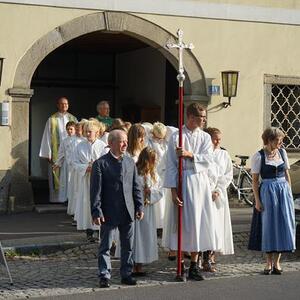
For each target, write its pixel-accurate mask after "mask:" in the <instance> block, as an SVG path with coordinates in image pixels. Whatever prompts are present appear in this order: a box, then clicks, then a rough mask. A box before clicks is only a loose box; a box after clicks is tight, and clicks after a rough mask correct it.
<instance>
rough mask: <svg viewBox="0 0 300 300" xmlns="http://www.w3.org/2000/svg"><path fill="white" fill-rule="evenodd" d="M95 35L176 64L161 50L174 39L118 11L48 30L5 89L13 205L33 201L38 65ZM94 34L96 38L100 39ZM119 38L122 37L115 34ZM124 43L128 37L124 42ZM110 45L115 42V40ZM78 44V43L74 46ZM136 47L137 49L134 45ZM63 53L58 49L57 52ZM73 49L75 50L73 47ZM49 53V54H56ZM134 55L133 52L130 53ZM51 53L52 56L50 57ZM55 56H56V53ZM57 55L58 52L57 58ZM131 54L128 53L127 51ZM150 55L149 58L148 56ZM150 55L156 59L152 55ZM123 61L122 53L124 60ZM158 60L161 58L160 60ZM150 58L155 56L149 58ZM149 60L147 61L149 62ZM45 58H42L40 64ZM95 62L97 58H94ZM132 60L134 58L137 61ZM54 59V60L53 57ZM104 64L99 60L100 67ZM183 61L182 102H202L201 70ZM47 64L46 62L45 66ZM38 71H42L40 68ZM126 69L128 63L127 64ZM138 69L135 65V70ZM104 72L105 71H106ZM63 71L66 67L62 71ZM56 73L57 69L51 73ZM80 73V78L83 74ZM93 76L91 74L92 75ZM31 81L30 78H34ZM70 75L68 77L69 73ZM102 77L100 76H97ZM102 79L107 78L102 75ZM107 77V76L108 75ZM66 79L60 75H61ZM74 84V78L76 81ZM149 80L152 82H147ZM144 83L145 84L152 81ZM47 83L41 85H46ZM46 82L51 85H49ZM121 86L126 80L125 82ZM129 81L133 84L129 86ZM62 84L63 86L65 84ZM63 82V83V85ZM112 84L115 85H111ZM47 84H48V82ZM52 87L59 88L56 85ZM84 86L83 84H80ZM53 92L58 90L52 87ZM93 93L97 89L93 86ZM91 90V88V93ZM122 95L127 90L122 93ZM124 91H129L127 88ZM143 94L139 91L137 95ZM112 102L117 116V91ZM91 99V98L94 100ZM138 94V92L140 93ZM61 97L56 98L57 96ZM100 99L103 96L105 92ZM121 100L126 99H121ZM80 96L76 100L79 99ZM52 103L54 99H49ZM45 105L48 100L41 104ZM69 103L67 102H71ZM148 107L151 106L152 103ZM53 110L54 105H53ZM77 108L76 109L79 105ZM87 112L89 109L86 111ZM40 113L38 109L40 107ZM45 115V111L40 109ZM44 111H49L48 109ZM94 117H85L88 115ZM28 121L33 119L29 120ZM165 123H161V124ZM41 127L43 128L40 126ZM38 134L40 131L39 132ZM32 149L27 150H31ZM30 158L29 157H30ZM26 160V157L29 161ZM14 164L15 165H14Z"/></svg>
mask: <svg viewBox="0 0 300 300" xmlns="http://www.w3.org/2000/svg"><path fill="white" fill-rule="evenodd" d="M97 32H98V33H99V32H100V33H101V32H102V33H101V34H103V36H104V34H105V33H106V32H108V33H109V34H112V33H113V34H123V35H124V36H129V37H132V38H134V40H135V45H136V46H135V47H137V49H135V50H134V51H148V50H149V51H150V52H151V51H152V52H153V53H156V54H157V53H158V52H160V53H161V54H162V56H163V57H164V59H165V60H167V61H169V62H170V63H171V64H172V65H173V66H176V65H177V51H176V50H175V49H172V50H167V49H165V47H164V46H165V44H166V42H167V41H170V40H171V41H174V37H173V36H172V35H171V34H170V33H168V32H167V31H165V30H164V29H162V28H161V27H159V26H157V25H155V24H153V23H151V22H149V21H146V20H144V19H142V18H139V17H136V16H133V15H130V14H126V13H117V12H104V13H94V14H89V15H85V16H82V17H79V18H76V19H74V20H72V21H70V22H68V23H65V24H63V25H61V26H59V27H57V28H55V29H53V30H52V31H51V32H49V33H48V34H46V35H45V36H43V37H41V38H40V39H39V40H37V41H36V42H35V43H34V44H33V46H32V47H31V48H30V49H29V50H28V51H27V52H26V53H25V55H24V56H23V57H22V59H21V60H20V62H19V64H18V66H17V70H16V74H15V79H14V86H13V88H11V89H9V91H8V93H9V95H11V97H12V119H13V122H12V127H11V131H12V148H13V151H14V157H13V163H14V164H13V166H12V190H11V193H12V194H13V195H14V196H15V197H16V200H17V201H19V199H20V200H21V201H22V199H25V198H26V199H32V189H31V185H30V183H29V176H30V174H31V173H30V172H31V162H30V151H31V152H32V149H31V146H30V147H29V139H30V132H29V125H30V120H29V110H30V109H29V103H30V99H31V97H32V95H33V89H32V87H33V88H34V89H35V90H36V91H35V92H36V96H37V97H38V95H39V94H40V96H41V95H43V91H42V90H43V88H44V89H45V86H44V87H43V86H42V85H43V84H44V85H45V84H46V83H45V82H43V77H41V76H39V74H43V72H42V71H43V70H42V66H43V64H44V63H45V64H46V63H47V60H48V59H50V57H51V56H52V55H53V56H52V57H54V56H55V55H58V54H59V55H63V54H62V53H63V52H60V51H62V50H61V49H62V48H64V47H68V42H70V41H71V42H70V44H69V46H70V45H71V44H72V41H74V39H76V38H79V37H84V36H86V35H88V34H97ZM100 33H99V34H100ZM120 36H121V35H120ZM127 39H128V38H127ZM114 40H115V41H116V40H117V39H114ZM79 44H80V42H79ZM137 44H138V45H137ZM143 45H147V46H148V47H147V46H146V47H144V46H143ZM61 46H62V48H61V49H60V48H59V47H61ZM72 47H75V45H73V46H72ZM56 49H58V50H57V51H58V52H56V51H54V50H56ZM132 51H133V50H132ZM51 52H53V54H52V55H51V54H50V53H51ZM55 52H56V53H55ZM59 52H60V53H59ZM129 52H131V51H129ZM49 54H50V56H49V57H48V58H47V56H48V55H49ZM103 55H104V56H105V55H106V54H105V53H104V54H103ZM149 55H150V54H149ZM153 55H155V54H153ZM123 56H124V57H126V53H124V55H123ZM162 56H161V57H162ZM87 57H88V56H85V58H86V59H87V60H89V59H90V60H92V61H95V60H93V59H91V57H90V58H89V59H88V58H87ZM153 57H154V56H153ZM153 57H152V58H153ZM45 58H46V59H45ZM98 58H99V57H98ZM136 58H137V57H135V58H133V59H136ZM57 59H58V58H57ZM70 61H71V58H69V57H68V59H66V61H64V63H68V62H69V63H70ZM100 61H101V60H99V61H98V62H97V63H100ZM103 61H104V60H103V59H102V62H103ZM109 61H110V60H109V59H108V60H105V64H104V65H105V66H106V64H109V63H108V62H109ZM184 61H185V70H186V77H187V79H186V82H185V95H186V100H191V101H201V102H202V103H207V101H208V97H207V96H206V84H205V77H204V74H203V71H202V69H201V66H200V64H199V63H198V61H197V59H196V58H195V57H194V55H193V54H192V53H190V52H185V54H184ZM129 62H130V59H129V58H126V59H125V58H124V59H123V64H124V67H123V68H122V70H123V71H124V70H126V67H125V66H126V64H127V65H128V64H129ZM48 63H49V61H48ZM143 63H147V61H143ZM39 66H40V67H41V68H39ZM86 66H87V64H85V63H83V64H82V65H78V68H83V69H84V68H85V67H86ZM129 66H131V64H129ZM137 66H140V65H137ZM165 66H166V67H165V68H166V70H167V71H166V72H173V69H172V68H171V67H170V64H168V63H166V64H165ZM106 68H108V67H107V66H106ZM64 69H65V68H64ZM68 70H74V68H73V66H72V67H70V68H68ZM110 70H113V74H115V71H116V65H115V67H114V68H111V69H110ZM56 71H57V69H56ZM83 73H84V74H85V75H88V77H87V78H79V79H80V80H93V76H92V75H95V74H89V72H88V70H86V72H83ZM83 73H81V74H83ZM92 73H93V72H92ZM124 73H125V74H124V76H123V78H124V79H127V81H128V77H126V76H127V73H128V72H125V71H124ZM34 74H35V76H34V77H33V75H34ZM50 75H51V74H49V69H48V76H49V77H50V78H47V80H48V79H49V80H50V79H51V80H52V84H53V78H51V76H50ZM58 75H59V74H56V78H58V77H59V76H58ZM68 75H70V74H68ZM100 75H101V76H100ZM102 75H103V74H101V72H100V74H99V78H100V79H101V80H106V79H107V78H106V77H105V76H102ZM105 75H107V74H106V73H105ZM110 75H112V74H110ZM64 76H65V75H64ZM61 79H64V80H65V79H70V81H69V82H68V84H69V85H75V84H76V83H77V82H76V80H75V81H73V82H72V80H74V78H69V77H68V78H59V80H61ZM75 79H78V78H75ZM151 79H152V80H153V78H151ZM151 79H149V80H151ZM47 80H46V81H47ZM51 80H50V81H51ZM124 82H125V83H124V84H126V80H125V81H124ZM130 82H132V81H130ZM65 83H66V82H65ZM65 83H64V84H65ZM112 83H114V81H113V82H112ZM48 84H49V81H48ZM56 84H58V83H57V82H56ZM85 84H87V83H86V82H85ZM110 85H111V82H110V83H109V84H108V86H106V87H107V88H106V93H110V92H111V91H109V88H108V87H109V86H110ZM56 88H58V87H56ZM98 88H101V90H103V89H104V87H103V86H102V87H98ZM38 89H40V92H38ZM95 89H96V87H95ZM90 90H91V88H90ZM125 90H126V89H125ZM127 90H128V89H127ZM142 92H143V91H142ZM114 93H115V95H114V97H112V99H113V101H114V102H113V112H114V113H115V114H116V113H120V112H122V105H120V103H121V102H120V99H121V98H120V95H118V93H119V91H118V90H117V89H114ZM94 94H95V99H96V95H98V93H94ZM94 94H93V93H90V95H94ZM140 94H141V93H140ZM60 95H61V93H60ZM121 95H123V96H124V97H123V100H122V101H125V102H126V103H127V104H129V103H130V102H134V101H135V100H134V98H132V96H131V95H126V93H125V92H124V94H122V93H121ZM85 96H86V94H82V97H85ZM104 96H105V93H104ZM125 96H126V97H125ZM82 97H81V99H82ZM136 97H137V99H140V98H141V97H140V96H139V95H137V96H136ZM89 99H91V100H89V101H92V102H93V101H95V102H96V101H97V100H98V99H99V98H98V97H97V99H96V100H92V99H93V97H91V98H89ZM52 100H53V99H52ZM46 102H47V101H46ZM71 102H72V99H71ZM37 103H38V105H39V104H41V102H39V101H38V100H37V101H35V100H33V101H32V107H31V109H34V105H35V104H37ZM75 103H80V101H75V102H74V107H73V108H74V110H77V109H79V108H76V105H77V104H75ZM151 103H152V104H153V102H151ZM52 107H53V106H52ZM79 107H80V105H79ZM89 107H92V105H91V106H89ZM164 107H165V106H164V105H163V106H162V109H161V112H160V116H161V120H164V117H165V115H164V112H163V110H164ZM40 109H41V108H40ZM45 111H46V110H45ZM49 111H52V109H51V110H49ZM90 115H94V114H90V112H89V116H90ZM32 121H33V119H32ZM165 121H166V120H165ZM42 127H43V126H42ZM41 130H42V129H41ZM30 149H31V150H30ZM31 154H32V155H33V153H31ZM32 155H31V156H32ZM16 165H17V166H16Z"/></svg>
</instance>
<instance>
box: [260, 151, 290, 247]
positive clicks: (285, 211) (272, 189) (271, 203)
mask: <svg viewBox="0 0 300 300" xmlns="http://www.w3.org/2000/svg"><path fill="white" fill-rule="evenodd" d="M259 152H260V154H261V171H260V176H261V185H260V192H259V193H260V200H261V203H262V206H263V211H262V212H261V251H263V252H291V251H294V250H295V249H296V227H295V213H294V201H293V196H292V191H291V188H290V185H289V184H288V182H287V180H286V178H285V170H286V166H285V163H284V156H283V152H282V149H279V153H280V155H281V157H282V160H283V163H282V164H280V165H278V166H274V165H268V164H266V162H265V154H264V151H263V150H261V151H259Z"/></svg>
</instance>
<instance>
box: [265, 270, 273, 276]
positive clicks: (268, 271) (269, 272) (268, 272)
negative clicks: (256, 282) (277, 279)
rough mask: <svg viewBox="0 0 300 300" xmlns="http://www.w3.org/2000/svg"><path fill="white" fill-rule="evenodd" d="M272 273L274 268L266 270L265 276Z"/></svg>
mask: <svg viewBox="0 0 300 300" xmlns="http://www.w3.org/2000/svg"><path fill="white" fill-rule="evenodd" d="M271 272H272V268H271V269H264V275H270V274H271Z"/></svg>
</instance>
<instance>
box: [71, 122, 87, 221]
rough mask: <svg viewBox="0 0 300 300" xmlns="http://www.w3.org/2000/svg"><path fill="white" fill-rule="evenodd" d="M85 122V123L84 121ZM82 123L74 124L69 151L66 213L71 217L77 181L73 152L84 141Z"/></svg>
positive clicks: (74, 205)
mask: <svg viewBox="0 0 300 300" xmlns="http://www.w3.org/2000/svg"><path fill="white" fill-rule="evenodd" d="M84 122H85V121H84ZM84 122H82V121H80V122H79V123H76V125H75V135H74V136H73V138H72V149H71V153H70V155H71V163H70V166H69V168H70V184H69V187H68V210H67V213H68V214H69V215H71V216H73V215H74V214H75V208H76V199H77V197H76V194H77V191H78V186H80V184H78V182H77V181H78V180H77V172H76V170H75V168H74V159H75V150H76V148H77V146H78V144H80V143H81V142H82V141H84V140H85V138H84V137H83V135H82V131H83V124H84Z"/></svg>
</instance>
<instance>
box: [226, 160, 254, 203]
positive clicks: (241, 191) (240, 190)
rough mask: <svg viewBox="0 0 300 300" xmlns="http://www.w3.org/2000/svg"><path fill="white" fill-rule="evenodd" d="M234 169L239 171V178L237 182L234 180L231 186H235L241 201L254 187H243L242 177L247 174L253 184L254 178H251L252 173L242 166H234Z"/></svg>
mask: <svg viewBox="0 0 300 300" xmlns="http://www.w3.org/2000/svg"><path fill="white" fill-rule="evenodd" d="M233 167H234V168H235V169H238V176H237V179H236V181H235V179H234V178H233V179H232V181H231V185H232V186H233V188H234V190H235V191H236V192H237V194H238V199H239V200H241V196H242V195H243V194H245V193H246V192H247V191H251V190H252V187H249V188H245V187H244V188H243V187H241V179H242V176H243V175H244V174H245V175H246V176H247V177H248V178H249V179H250V181H251V182H252V177H251V175H250V173H249V172H248V171H247V170H246V169H245V167H244V166H240V165H238V164H233Z"/></svg>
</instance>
